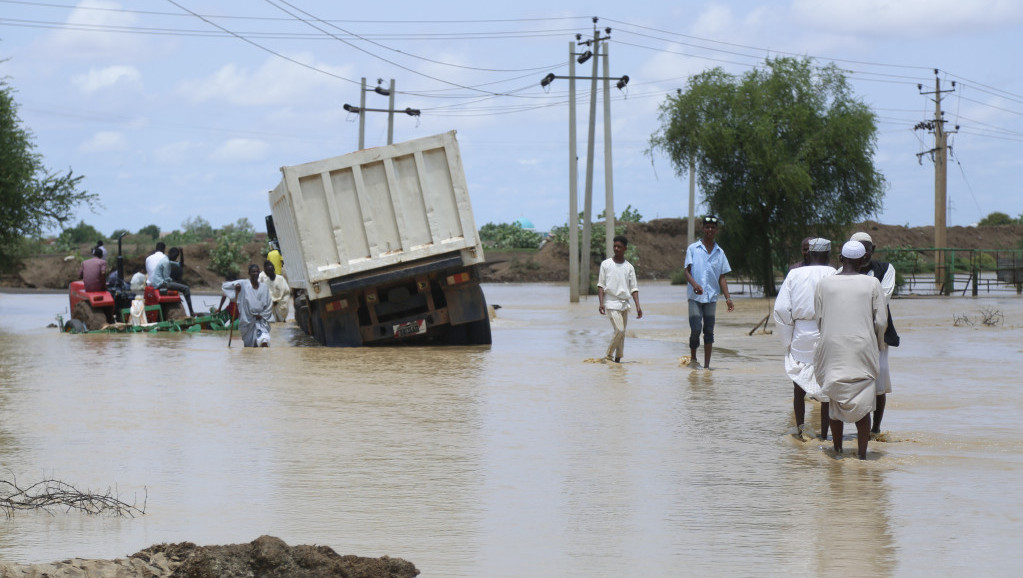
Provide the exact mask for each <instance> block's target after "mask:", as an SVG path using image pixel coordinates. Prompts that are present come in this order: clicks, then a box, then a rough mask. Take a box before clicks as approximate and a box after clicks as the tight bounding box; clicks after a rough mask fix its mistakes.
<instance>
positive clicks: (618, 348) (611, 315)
mask: <svg viewBox="0 0 1023 578" xmlns="http://www.w3.org/2000/svg"><path fill="white" fill-rule="evenodd" d="M604 312H605V313H606V314H607V318H608V319H609V320H610V321H611V329H612V331H614V334H613V335H612V336H611V344H610V345H608V346H607V357H608V359H621V358H622V356H623V355H625V325H626V323H628V322H629V310H628V309H605V310H604Z"/></svg>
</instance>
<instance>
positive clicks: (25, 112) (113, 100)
mask: <svg viewBox="0 0 1023 578" xmlns="http://www.w3.org/2000/svg"><path fill="white" fill-rule="evenodd" d="M594 17H597V18H598V22H597V24H596V26H597V27H598V28H599V29H600V31H601V36H604V35H606V32H604V29H605V28H611V33H610V41H609V43H608V44H609V60H608V65H609V74H610V76H612V77H615V78H618V77H620V76H622V75H628V76H629V79H630V80H629V82H628V84H627V85H626V86H625V88H624V89H622V90H619V89H617V88H616V87H615V86H614V84H613V83H612V86H611V98H610V105H611V106H610V108H611V122H610V123H609V125H610V127H611V140H612V146H611V152H612V158H613V162H612V163H611V168H612V173H613V178H612V179H611V182H612V183H613V190H614V209H615V212H616V213H619V214H620V213H621V211H622V209H624V208H625V207H626V206H631V207H632V209H634V210H636V211H638V212H639V213H640V214H641V215H642V216H643V218H644V220H649V219H654V218H662V217H685V216H687V215H688V198H689V192H688V187H689V184H688V176H685V175H678V174H676V172H675V170H674V168H673V167H672V165H671V163H670V162H669V160H668V158H667V157H666V156H664V155H663V154H662V153H660V152H657V151H655V152H653V153H650V152H648V149H649V140H650V137H651V135H652V134H654V133H655V132H657V131H658V129H659V128H660V122H661V121H660V119H659V107H660V105H661V104H662V103H663V102H664V100H665V98H666V96H667V95H669V94H672V93H674V92H675V91H676V90H677V89H680V88H681V89H684V88H685V87H686V82H687V79H688V78H689V77H690V76H691V75H693V74H696V73H699V72H702V71H704V70H707V69H709V68H713V67H721V68H722V69H724V70H725V71H726V72H729V73H732V74H736V75H741V74H743V73H745V72H748V71H750V70H752V69H754V68H755V67H758V66H763V64H764V60H765V58H769V57H778V56H797V57H809V58H812V59H814V61H815V62H816V63H819V64H821V65H826V64H829V63H832V62H833V63H835V64H836V65H837V66H838V67H839V68H841V69H842V70H844V71H846V74H847V76H848V78H849V80H850V82H851V84H852V87H853V90H854V92H855V94H856V96H857V97H858V98H860V99H861V100H862V101H863V102H865V103H866V104H868V105H869V106H870V107H871V108H872V110H873V111H874V113H875V114H876V115H877V120H878V125H877V126H878V129H879V130H878V135H877V150H876V156H875V163H876V166H877V168H878V169H879V170H880V171H881V172H882V174H883V175H884V176H885V178H886V180H887V183H888V187H887V190H886V194H885V198H884V203H883V209H882V210H881V211H880V212H879V213H878V214H877V215H874V216H873V217H874V218H876V219H877V220H879V221H881V222H883V223H886V224H894V225H908V226H924V225H932V224H933V223H934V212H935V208H934V180H935V174H934V173H935V171H934V167H933V164H932V161H931V159H930V157H929V156H928V155H927V154H923V155H921V153H926V152H927V151H929V150H931V149H932V148H933V147H934V138H933V135H932V134H931V133H928V132H927V131H926V130H915V129H914V126H916V125H917V124H918V123H920V122H922V121H926V120H931V119H933V118H934V109H935V103H934V100H933V98H934V94H922V92H923V93H928V92H929V93H933V92H934V91H935V82H936V80H937V81H938V82H940V88H941V90H942V91H949V92H942V101H941V105H942V108H943V110H944V112H945V119H946V120H947V121H948V123H947V125H948V127H949V130H955V129H954V127H955V126H958V130H957V131H956V132H955V133H954V134H952V135H951V136H950V144H951V152H952V155H951V158H950V159H949V164H948V204H947V206H946V211H947V221H948V224H949V225H970V224H973V223H976V222H977V221H979V220H980V219H981V218H983V217H984V216H986V215H988V214H989V213H991V212H994V211H1000V212H1004V213H1007V214H1009V215H1010V216H1013V217H1015V216H1017V215H1020V214H1021V213H1023V186H1021V185H1020V178H1019V177H1020V174H1021V172H1023V75H1021V74H1020V73H1019V71H1020V65H1019V63H1018V59H1014V58H1013V57H1012V55H1020V54H1023V3H1021V2H1017V1H1015V0H971V1H970V2H963V1H962V0H891V1H888V0H858V1H856V2H835V1H834V0H787V1H774V2H771V1H763V2H757V1H740V0H722V1H709V2H708V1H700V2H696V1H690V0H674V1H671V2H667V1H662V0H647V1H645V2H632V3H624V2H606V1H603V0H595V1H589V2H578V1H574V0H570V1H563V2H555V3H551V2H543V1H537V0H519V1H517V2H507V3H489V2H465V1H449V0H437V1H434V2H407V1H404V0H397V1H389V2H387V3H385V4H376V3H374V2H356V3H352V2H344V3H341V2H331V1H325V0H315V1H314V0H264V1H262V2H260V1H256V0H249V1H247V2H238V1H232V2H228V1H216V0H208V1H201V0H165V1H158V0H133V1H132V2H127V1H122V2H116V1H111V0H88V1H83V2H78V3H75V2H73V0H51V1H47V2H42V1H40V2H35V1H10V0H0V60H3V61H2V62H0V76H2V77H5V78H6V81H7V83H8V84H9V85H10V86H11V87H13V88H14V89H15V90H16V93H15V99H16V101H17V102H18V104H19V117H20V119H21V121H22V123H23V126H25V127H26V128H28V129H29V130H30V131H31V132H32V133H33V135H34V142H35V145H36V152H38V153H40V154H41V155H42V156H43V158H44V162H45V164H46V166H47V167H48V168H49V169H51V170H53V171H66V170H67V169H68V168H70V169H72V170H73V171H74V173H75V174H78V175H84V177H85V179H84V181H83V185H82V186H83V188H84V189H86V190H88V191H89V192H92V193H97V194H98V195H99V197H100V203H101V204H102V207H100V208H97V209H96V210H95V212H91V211H89V210H88V209H84V208H83V209H82V210H81V211H79V212H78V215H77V217H76V219H75V221H74V222H77V221H78V220H83V221H85V222H86V223H88V224H90V225H92V226H94V227H96V228H97V229H99V230H100V231H101V232H102V233H104V234H107V235H109V234H110V233H112V232H113V231H114V230H117V229H127V230H130V231H132V232H134V231H137V230H138V229H140V228H142V227H144V226H146V225H149V224H156V225H157V226H159V227H160V228H161V230H163V231H171V230H174V229H181V228H182V225H183V223H184V222H185V221H186V220H189V219H192V218H195V217H202V218H203V219H205V220H207V221H208V222H210V223H211V224H212V225H213V226H214V227H221V226H223V225H226V224H230V223H234V222H235V221H237V220H238V219H239V218H247V219H249V221H250V222H251V223H252V224H253V225H255V227H256V229H257V230H260V231H261V230H265V225H264V217H265V216H266V215H267V214H269V205H268V202H267V200H268V194H267V193H268V191H269V190H271V189H273V188H274V187H275V186H276V185H277V183H278V182H279V181H280V178H281V174H280V167H282V166H288V165H295V164H300V163H304V162H309V161H313V160H319V159H323V158H328V157H333V156H337V155H341V154H345V153H348V152H351V151H353V150H355V149H357V148H358V140H359V117H358V115H356V114H352V113H350V112H347V111H346V110H345V109H344V108H343V105H344V104H351V105H356V106H357V105H358V104H359V101H360V90H361V84H360V80H361V78H363V77H365V78H366V79H367V83H368V87H369V88H370V89H372V88H373V87H374V86H376V85H377V80H378V79H382V80H383V85H384V86H387V85H389V83H390V80H391V79H394V81H395V86H396V95H395V108H396V109H399V110H404V109H405V108H412V109H418V110H419V111H420V112H421V114H420V115H419V116H417V117H413V116H409V115H406V114H396V115H395V116H394V141H395V142H400V141H403V140H409V139H413V138H418V137H423V136H429V135H433V134H437V133H442V132H446V131H449V130H455V131H457V133H458V141H459V145H460V149H461V154H462V158H463V162H464V166H465V171H466V179H467V181H468V185H469V193H470V196H471V199H472V205H473V211H474V213H475V217H476V222H477V225H478V226H482V225H483V224H485V223H489V222H493V223H508V222H513V221H515V220H517V219H520V218H523V219H528V220H529V221H531V222H532V223H533V224H534V226H535V228H536V229H537V230H540V231H546V230H549V229H550V228H551V227H554V226H558V225H563V224H564V223H566V222H567V218H568V214H569V212H570V207H569V204H568V188H569V186H568V185H569V180H568V172H569V158H568V144H569V142H568V139H569V136H568V133H569V126H568V111H569V106H568V88H569V82H568V81H567V80H564V79H556V80H555V81H554V82H552V83H551V84H550V85H549V86H548V87H546V88H544V87H541V85H540V80H541V79H542V78H543V77H544V76H545V75H547V74H548V73H554V74H555V75H562V76H564V75H568V73H569V70H568V60H569V51H570V45H571V44H572V43H573V42H574V41H575V36H576V34H581V35H582V38H583V39H587V38H592V36H593V31H594V23H593V18H594ZM585 49H586V47H585V46H579V47H577V48H573V49H572V50H573V51H574V52H582V51H584V50H585ZM591 63H592V61H590V62H587V63H586V64H585V65H583V66H577V67H576V75H577V76H590V75H591V72H592V71H591V68H590V67H591V66H592V64H591ZM602 66H603V59H601V67H602ZM935 69H937V71H938V72H937V74H935ZM602 74H603V72H602V70H598V75H602ZM953 82H954V83H955V85H954V86H953ZM918 85H922V87H923V88H922V90H921V89H920V88H918ZM576 90H577V99H576V102H577V112H576V114H577V143H578V144H577V147H578V148H577V154H578V157H579V161H578V167H579V168H578V170H579V198H580V202H579V204H580V206H579V208H578V210H582V200H581V199H582V196H583V190H584V177H585V170H586V150H587V149H586V145H587V134H588V111H589V82H588V81H585V80H581V81H578V83H577V87H576ZM601 93H602V90H598V103H597V115H596V135H595V142H596V146H595V152H594V156H595V159H596V161H595V164H594V170H593V173H594V182H593V199H594V201H593V207H594V209H593V214H594V215H597V214H599V213H600V212H601V211H603V209H604V205H605V202H604V191H605V184H604V183H605V178H604V175H605V166H604V146H603V143H604V122H603V118H604V115H603V106H604V103H603V99H602V95H601ZM366 106H367V108H377V109H386V108H387V107H388V99H387V98H386V97H384V96H380V95H378V94H376V93H374V92H372V91H370V92H368V93H367V94H366ZM387 117H388V115H387V114H386V113H381V112H366V113H365V122H366V131H365V143H366V146H367V147H370V146H379V145H383V144H386V142H387ZM701 200H702V195H701V194H700V193H699V191H697V202H698V203H699V202H700V201H701ZM704 212H705V211H704V208H703V207H701V206H699V205H698V206H697V210H696V213H697V214H698V215H700V214H703V213H704ZM72 224H73V223H72Z"/></svg>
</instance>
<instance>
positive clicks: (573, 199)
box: [540, 18, 629, 303]
mask: <svg viewBox="0 0 1023 578" xmlns="http://www.w3.org/2000/svg"><path fill="white" fill-rule="evenodd" d="M593 23H594V25H596V23H597V18H594V19H593ZM604 30H605V32H606V33H607V34H608V36H606V37H604V38H601V37H600V32H599V31H598V30H597V29H596V26H594V31H593V40H583V39H582V35H581V34H576V35H575V38H576V42H575V44H573V43H572V42H569V44H568V76H558V75H555V74H554V73H553V72H552V73H550V74H548V75H547V76H545V77H544V78H543V79H542V80H541V81H540V86H541V87H543V88H547V87H548V86H550V84H551V83H552V82H554V80H555V79H558V78H563V79H567V80H569V88H568V141H569V143H568V198H569V200H568V236H569V243H568V250H569V257H568V267H569V269H568V283H569V301H570V302H571V303H578V302H579V294H580V292H581V293H584V294H588V293H589V287H590V250H589V247H590V226H591V223H590V215H591V213H592V206H593V201H592V198H593V148H594V137H595V134H596V117H597V104H596V89H597V81H598V80H604V81H605V95H604V131H605V132H604V163H605V167H604V180H605V183H604V186H605V199H606V202H607V209H606V210H605V213H607V212H611V218H610V233H609V234H608V242H609V245H608V247H609V248H608V252H609V253H608V254H610V251H611V249H610V247H611V245H610V243H613V237H614V214H613V211H614V199H613V196H614V189H613V188H612V187H613V185H612V174H613V173H612V171H611V168H610V166H611V132H610V131H611V110H610V98H609V92H610V88H609V87H608V85H607V84H606V83H607V81H610V80H615V81H616V84H615V86H616V87H617V88H618V89H619V90H622V89H624V88H625V86H626V85H627V84H628V83H629V76H628V75H624V76H622V77H621V78H611V77H610V76H608V72H607V71H608V66H609V65H608V64H607V61H606V50H607V49H606V43H605V64H604V76H602V77H601V76H597V61H596V59H594V61H593V76H576V75H575V65H576V63H579V64H583V63H585V62H586V61H587V60H589V59H590V58H593V57H594V56H599V44H598V43H599V42H601V41H606V40H609V39H610V34H611V29H610V28H605V29H604ZM591 43H592V44H593V45H594V46H593V51H592V52H591V51H590V50H586V51H585V52H583V53H581V54H580V53H577V52H575V50H576V46H578V45H587V46H588V45H590V44H591ZM576 80H592V81H593V83H592V86H591V90H590V127H589V128H590V132H589V141H588V144H589V147H588V150H587V165H586V169H587V170H586V196H585V209H584V215H585V217H584V220H583V239H582V243H581V245H582V246H581V247H580V243H579V242H578V232H579V227H578V219H579V204H578V186H579V177H578V166H579V158H578V156H577V155H576V114H575V111H576V93H575V81H576Z"/></svg>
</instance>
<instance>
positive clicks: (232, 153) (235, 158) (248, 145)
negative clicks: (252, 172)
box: [210, 138, 270, 164]
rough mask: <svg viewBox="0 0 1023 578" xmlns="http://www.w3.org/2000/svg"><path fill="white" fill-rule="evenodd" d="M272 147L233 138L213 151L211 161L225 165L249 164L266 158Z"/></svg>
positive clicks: (261, 142)
mask: <svg viewBox="0 0 1023 578" xmlns="http://www.w3.org/2000/svg"><path fill="white" fill-rule="evenodd" d="M269 151H270V146H269V145H268V144H267V143H265V142H263V141H259V140H252V139H247V138H233V139H231V140H229V141H227V142H226V143H224V144H222V145H220V147H219V148H217V150H215V151H213V154H211V155H210V159H212V160H214V161H216V162H219V163H225V164H235V163H248V162H254V161H261V160H263V159H265V158H266V156H267V153H268V152H269Z"/></svg>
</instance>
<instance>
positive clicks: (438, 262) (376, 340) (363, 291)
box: [268, 131, 491, 347]
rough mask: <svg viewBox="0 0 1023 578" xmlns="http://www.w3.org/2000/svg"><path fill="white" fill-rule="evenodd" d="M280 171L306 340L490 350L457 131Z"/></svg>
mask: <svg viewBox="0 0 1023 578" xmlns="http://www.w3.org/2000/svg"><path fill="white" fill-rule="evenodd" d="M281 173H282V179H281V182H280V184H278V185H277V187H276V188H275V189H273V190H272V191H270V212H271V217H270V219H268V221H270V222H269V223H268V229H269V230H268V232H269V233H270V235H271V237H276V239H277V241H278V243H279V245H280V251H281V255H282V256H283V258H284V268H285V276H286V277H287V279H288V283H289V284H290V285H291V287H292V290H293V298H294V301H293V302H294V306H295V319H296V320H297V322H298V324H299V326H301V327H302V329H303V330H305V331H306V333H308V334H309V335H311V336H313V337H314V338H316V340H317V341H319V342H320V343H322V344H324V345H327V346H335V347H357V346H360V345H369V344H389V343H399V342H408V341H413V342H431V343H446V344H454V345H481V344H489V343H490V342H491V337H490V317H489V315H488V313H487V305H486V300H485V298H484V296H483V291H482V289H481V288H480V281H479V272H478V266H479V265H480V264H481V263H483V262H484V257H483V247H482V245H481V244H480V239H479V233H478V230H477V228H476V222H475V220H474V218H473V214H472V204H471V203H470V201H469V191H468V187H467V186H466V181H465V174H464V172H463V170H462V158H461V156H460V154H459V150H458V141H457V140H456V139H455V133H454V131H452V132H448V133H444V134H440V135H436V136H431V137H425V138H420V139H416V140H411V141H407V142H403V143H398V144H393V145H388V146H384V147H378V148H370V149H364V150H360V151H356V152H353V153H349V154H346V155H342V156H339V157H334V158H329V159H324V160H320V161H314V162H310V163H305V164H301V165H296V166H289V167H282V168H281Z"/></svg>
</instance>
